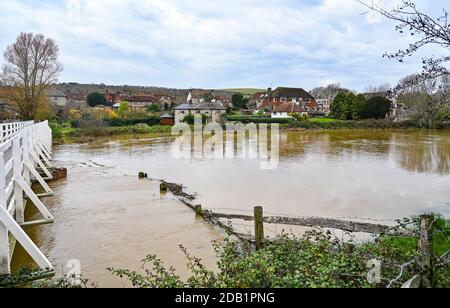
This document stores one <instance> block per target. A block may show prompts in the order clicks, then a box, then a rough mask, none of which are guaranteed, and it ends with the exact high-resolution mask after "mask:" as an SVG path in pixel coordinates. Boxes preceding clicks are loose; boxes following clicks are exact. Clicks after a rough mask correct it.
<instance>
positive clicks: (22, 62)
mask: <svg viewBox="0 0 450 308" xmlns="http://www.w3.org/2000/svg"><path fill="white" fill-rule="evenodd" d="M58 52H59V49H58V46H57V45H56V43H55V41H54V40H52V39H49V38H45V37H44V35H42V34H33V33H21V34H20V35H19V36H18V37H17V40H16V42H15V43H14V44H12V45H10V46H8V47H7V49H6V51H5V53H4V58H5V62H6V64H5V65H3V71H2V74H1V78H0V80H1V82H2V84H3V85H4V86H3V88H2V91H1V92H0V95H1V97H2V98H3V99H4V100H5V101H6V102H7V103H8V104H9V106H10V108H11V109H12V110H14V111H15V112H17V113H18V114H19V115H20V116H21V117H22V118H23V119H26V120H36V119H37V116H38V112H39V110H40V108H42V107H45V104H46V100H45V91H47V90H48V89H49V88H50V87H51V86H52V85H53V84H54V83H55V82H57V77H58V74H59V73H60V72H61V71H62V69H63V67H62V64H61V63H59V62H58Z"/></svg>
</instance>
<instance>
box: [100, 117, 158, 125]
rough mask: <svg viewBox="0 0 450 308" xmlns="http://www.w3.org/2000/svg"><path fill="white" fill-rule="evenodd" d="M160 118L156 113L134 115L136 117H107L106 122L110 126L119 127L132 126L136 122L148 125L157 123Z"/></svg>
mask: <svg viewBox="0 0 450 308" xmlns="http://www.w3.org/2000/svg"><path fill="white" fill-rule="evenodd" d="M160 122H161V118H160V117H159V116H156V115H151V116H146V117H136V118H134V117H133V118H113V119H109V120H108V123H109V125H110V126H115V127H120V126H133V125H136V124H141V123H142V124H147V125H149V126H154V125H159V123H160Z"/></svg>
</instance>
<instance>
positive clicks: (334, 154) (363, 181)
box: [14, 130, 450, 286]
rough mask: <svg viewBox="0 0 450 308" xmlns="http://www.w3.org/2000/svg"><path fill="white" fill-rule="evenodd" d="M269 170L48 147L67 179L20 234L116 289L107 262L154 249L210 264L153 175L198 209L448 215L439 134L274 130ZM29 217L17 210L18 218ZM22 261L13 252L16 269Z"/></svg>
mask: <svg viewBox="0 0 450 308" xmlns="http://www.w3.org/2000/svg"><path fill="white" fill-rule="evenodd" d="M280 137H281V138H280V142H281V148H280V155H281V158H280V165H279V167H278V168H277V169H275V170H261V169H260V168H259V166H260V165H259V161H258V160H250V159H238V158H237V159H232V160H230V159H228V160H227V159H224V160H207V159H189V160H176V159H174V158H172V156H171V153H170V148H171V141H172V138H160V139H145V138H141V139H136V138H124V137H119V138H114V139H99V140H97V141H96V142H92V143H88V144H81V145H65V146H61V147H59V148H57V149H56V151H55V152H56V157H55V159H56V164H57V165H58V166H64V167H67V168H68V170H69V177H68V178H67V180H64V181H61V182H58V183H52V188H53V189H54V191H55V196H54V197H51V198H46V199H45V203H46V204H47V205H48V206H49V208H50V210H51V211H52V213H54V215H55V218H56V222H55V224H53V225H51V226H41V227H37V228H33V229H31V230H30V235H31V236H32V238H34V239H35V241H36V242H37V243H38V245H39V246H40V247H41V248H42V249H43V251H44V252H45V254H46V255H47V256H50V259H51V261H52V263H53V264H55V265H56V266H57V267H58V268H59V269H62V267H63V266H64V264H66V262H67V261H68V260H70V259H78V260H80V261H81V264H82V267H83V271H84V273H85V274H86V275H87V276H88V277H89V278H91V279H92V280H93V281H95V282H97V283H99V284H100V286H122V282H121V281H120V280H117V279H115V278H112V277H111V276H110V275H109V273H108V272H107V271H106V270H105V269H106V268H107V267H127V268H131V269H137V268H138V266H139V261H140V260H141V259H142V258H143V257H145V255H147V254H158V255H159V256H161V257H162V258H163V259H164V260H165V261H166V263H167V264H170V265H174V266H175V267H176V268H177V270H179V271H180V273H181V274H182V275H185V274H186V272H183V270H182V269H183V268H184V264H185V258H184V257H183V255H182V253H181V252H180V250H179V247H178V246H179V245H180V244H183V245H185V246H186V247H187V248H188V250H189V251H190V252H191V253H192V254H193V255H196V256H199V257H202V258H203V259H204V260H205V262H206V263H207V265H209V266H210V267H214V264H215V255H214V251H213V250H212V248H211V245H210V243H211V241H212V240H215V239H218V238H220V237H221V236H222V233H221V232H220V230H216V229H215V228H213V227H211V226H209V225H207V224H205V223H204V222H202V221H198V220H196V218H195V215H194V214H193V213H192V211H191V210H190V209H187V208H186V207H185V206H184V205H182V204H180V203H179V202H178V201H176V200H175V199H174V198H173V197H172V196H170V195H167V196H161V195H160V194H159V190H158V183H155V182H149V181H140V180H138V179H137V173H138V172H139V171H146V172H148V173H149V175H150V176H151V177H153V178H163V179H167V180H169V181H172V182H178V183H183V184H184V185H185V186H187V187H188V190H189V192H191V193H193V192H197V193H198V194H199V197H198V200H197V202H198V203H201V204H203V205H204V206H205V207H208V208H234V209H239V210H248V211H251V210H252V208H253V207H254V206H255V205H262V206H263V207H264V210H265V211H266V212H273V213H288V214H293V215H299V216H325V217H343V216H357V217H372V218H381V219H385V218H402V217H406V216H411V215H415V214H418V213H420V212H423V211H436V212H440V213H442V214H444V215H447V216H450V198H449V196H450V171H449V162H450V131H438V132H419V131H412V132H408V131H389V130H385V131H381V130H374V131H372V130H348V131H347V130H339V131H317V132H314V131H308V132H282V133H281V136H280ZM34 215H35V214H34V213H33V212H32V211H28V216H29V218H32V217H33V216H34ZM26 262H29V258H28V257H27V256H26V255H25V253H23V251H20V250H19V251H18V253H16V255H15V260H14V263H15V264H16V266H19V265H22V264H24V263H26Z"/></svg>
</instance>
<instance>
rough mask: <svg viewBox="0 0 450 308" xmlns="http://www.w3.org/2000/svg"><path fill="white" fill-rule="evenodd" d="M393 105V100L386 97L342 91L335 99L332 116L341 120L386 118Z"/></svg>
mask: <svg viewBox="0 0 450 308" xmlns="http://www.w3.org/2000/svg"><path fill="white" fill-rule="evenodd" d="M391 107H392V102H391V101H390V100H389V99H387V98H386V97H382V96H375V97H372V98H369V99H366V97H365V96H364V95H363V94H358V95H355V94H354V93H352V92H340V93H338V94H337V95H336V97H335V98H334V100H333V104H332V105H331V113H330V116H331V117H332V118H336V119H340V120H363V119H384V118H386V116H387V115H388V114H389V112H390V110H391Z"/></svg>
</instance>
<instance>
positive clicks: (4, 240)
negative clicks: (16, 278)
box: [0, 152, 11, 275]
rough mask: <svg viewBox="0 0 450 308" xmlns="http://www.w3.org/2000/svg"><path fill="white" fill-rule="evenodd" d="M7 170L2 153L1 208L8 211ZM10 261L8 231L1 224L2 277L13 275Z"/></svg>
mask: <svg viewBox="0 0 450 308" xmlns="http://www.w3.org/2000/svg"><path fill="white" fill-rule="evenodd" d="M4 170H5V155H4V154H3V153H2V152H0V207H2V208H4V209H5V210H7V207H8V205H7V203H6V201H7V200H6V191H5V190H6V180H5V177H6V174H5V172H4ZM9 264H10V261H9V236H8V229H7V228H6V226H5V225H4V224H3V223H2V222H0V275H9V274H10V273H11V269H10V265H9Z"/></svg>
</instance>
